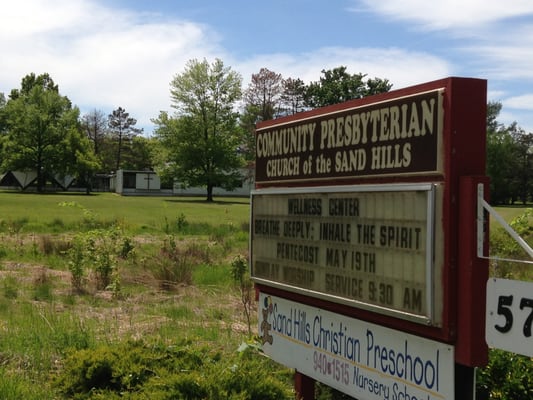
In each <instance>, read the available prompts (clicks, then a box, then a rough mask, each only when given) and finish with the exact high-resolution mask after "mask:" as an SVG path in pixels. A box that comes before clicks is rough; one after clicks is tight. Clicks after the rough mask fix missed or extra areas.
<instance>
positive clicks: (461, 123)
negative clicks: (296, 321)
mask: <svg viewBox="0 0 533 400" xmlns="http://www.w3.org/2000/svg"><path fill="white" fill-rule="evenodd" d="M486 91H487V82H486V81H485V80H482V79H473V78H457V77H450V78H445V79H441V80H437V81H433V82H428V83H424V84H421V85H416V86H412V87H408V88H404V89H400V90H395V91H391V92H388V93H384V94H380V95H376V96H371V97H366V98H363V99H359V100H352V101H348V102H345V103H341V104H336V105H332V106H328V107H324V108H320V109H315V110H312V111H308V112H303V113H299V114H295V115H292V116H287V117H283V118H279V119H276V120H271V121H264V122H261V123H259V124H258V125H257V135H261V134H262V132H269V131H273V130H275V129H278V130H280V129H282V128H290V127H297V126H298V125H299V124H303V123H307V124H310V123H316V124H325V125H324V126H327V124H328V122H323V120H324V119H332V118H333V119H335V118H341V117H339V116H343V115H347V114H348V115H350V113H351V115H352V117H350V118H351V121H352V122H353V121H354V120H355V119H356V118H357V117H356V116H354V115H356V114H361V113H366V112H368V113H372V112H373V111H374V112H376V113H383V112H384V111H375V110H384V109H386V108H387V107H388V109H389V110H391V109H392V107H399V108H400V110H401V109H402V108H401V107H402V106H401V102H402V99H405V98H408V99H411V98H413V96H414V97H415V98H418V97H420V98H422V99H424V98H426V97H424V96H427V95H428V93H429V94H430V98H431V96H433V95H434V93H438V96H439V97H440V99H439V102H440V106H441V107H442V109H443V112H444V115H443V116H442V129H441V130H440V132H441V133H440V134H439V135H440V137H439V138H438V143H437V144H436V145H435V147H432V148H431V151H430V153H431V152H432V151H433V149H435V151H436V152H437V153H436V154H434V156H435V157H436V158H437V160H436V164H433V165H435V167H434V168H433V167H427V165H429V164H427V163H426V164H423V166H422V167H420V168H418V167H417V168H415V169H414V170H413V169H411V170H410V169H409V168H406V169H404V170H401V169H400V170H399V171H396V172H395V171H394V170H393V169H391V170H387V169H386V168H385V169H384V170H383V171H381V172H382V173H368V170H367V171H366V172H365V171H363V172H362V173H360V174H358V173H357V171H355V172H354V171H352V172H354V173H349V174H345V173H340V174H336V173H331V174H329V173H328V174H327V175H325V176H323V177H320V176H313V175H312V174H308V175H309V177H308V178H306V179H303V178H302V177H300V176H296V177H295V174H292V175H291V174H288V175H289V176H288V177H287V179H286V177H285V176H283V177H281V178H280V177H279V176H278V177H275V179H270V178H269V177H266V174H265V171H264V170H265V168H266V164H265V163H264V162H263V160H261V159H260V158H261V157H259V159H258V161H257V164H256V174H257V176H258V177H259V179H258V180H257V182H256V189H258V190H260V189H262V188H282V187H284V188H287V187H293V188H297V187H320V186H323V185H329V186H331V185H339V186H342V185H348V184H349V185H357V184H394V183H436V184H440V185H443V196H442V226H443V237H442V240H443V249H444V257H443V263H444V265H443V268H442V276H441V280H442V285H443V305H442V316H441V321H442V326H439V327H435V326H424V325H421V324H417V323H414V322H410V321H406V320H402V319H398V318H394V317H391V316H387V315H381V314H377V313H374V312H371V311H368V310H364V309H359V308H356V307H351V306H348V305H345V304H338V303H335V302H331V301H327V300H324V299H319V298H312V297H309V296H306V295H304V294H301V293H293V292H289V291H286V290H283V289H280V288H278V287H273V286H269V285H265V284H264V283H257V284H256V286H257V289H258V290H259V291H261V292H264V293H269V294H272V295H275V296H278V297H283V298H287V299H290V300H294V301H297V302H301V303H304V304H309V305H312V306H316V307H320V308H323V309H325V310H329V311H333V312H336V313H340V314H343V315H346V316H350V317H354V318H358V319H362V320H365V321H369V322H372V323H375V324H380V325H383V326H387V327H390V328H393V329H397V330H400V331H404V332H407V333H411V334H416V335H420V336H423V337H427V338H430V339H434V340H438V341H442V342H445V343H449V344H453V345H454V346H455V348H456V353H455V354H456V356H455V357H456V362H457V363H459V364H462V365H466V366H483V365H485V364H486V362H487V357H488V351H487V345H486V343H485V340H484V337H485V332H484V329H485V324H484V316H485V291H486V287H485V284H486V281H487V278H488V261H487V260H483V259H479V258H477V257H476V233H475V229H476V212H475V209H476V208H475V204H477V184H478V183H480V182H481V183H483V184H485V185H488V180H487V178H486V177H485V167H486V166H485V146H486V105H487V97H486ZM409 101H411V100H409ZM413 101H415V100H413ZM398 102H400V103H398ZM368 115H370V114H368ZM376 115H377V114H376ZM406 118H407V119H409V116H408V115H407V114H406ZM399 120H400V121H401V117H400V119H399ZM324 129H326V128H324ZM376 129H381V128H379V127H378V128H376ZM383 129H387V128H383ZM303 135H304V133H303V131H302V136H301V137H304V136H303ZM398 135H399V136H398V137H400V136H401V134H400V133H399V134H398ZM309 137H310V136H309ZM317 140H319V139H317ZM327 140H329V137H328V136H322V143H323V145H324V146H327ZM331 140H333V141H334V140H335V137H334V136H333V139H331ZM339 140H340V141H339V143H340V144H341V146H339V147H336V146H335V145H332V147H336V149H337V150H342V149H343V147H346V146H344V145H345V144H346V143H347V142H348V139H346V140H345V141H344V143H343V142H342V138H341V139H339ZM352 142H353V139H352ZM317 143H320V142H317ZM400 144H401V141H397V142H394V141H392V142H391V146H393V148H394V146H396V145H400ZM317 146H318V145H317ZM310 147H311V146H310V145H309V143H308V145H307V146H303V142H300V146H299V147H298V146H295V147H294V148H293V150H294V151H295V152H297V151H298V149H299V154H297V155H296V153H294V154H292V157H296V156H299V157H302V159H301V160H299V161H300V162H302V163H303V161H304V160H303V158H304V157H306V156H307V157H308V156H309V155H312V156H313V157H314V156H315V154H313V153H310V151H312V150H310ZM348 147H349V146H348ZM313 148H314V147H313ZM350 149H351V150H353V148H348V150H350ZM258 151H261V149H258ZM367 151H368V150H367ZM414 151H416V152H417V153H414V154H415V155H414V156H416V154H419V152H423V146H422V147H421V148H418V150H414ZM270 153H271V154H270V155H273V154H274V151H271V152H270ZM430 155H433V154H430ZM271 158H273V157H271ZM267 161H268V160H267ZM315 162H316V161H315ZM400 164H401V162H400V163H397V165H400ZM287 165H288V164H287ZM354 165H355V164H354ZM287 168H288V166H287ZM299 168H303V164H302V167H299ZM293 172H295V171H294V170H293ZM296 172H298V173H300V172H301V171H299V170H298V171H296ZM265 177H266V178H265ZM485 192H488V190H486V191H485ZM480 321H482V322H480Z"/></svg>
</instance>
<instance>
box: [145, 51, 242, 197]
mask: <svg viewBox="0 0 533 400" xmlns="http://www.w3.org/2000/svg"><path fill="white" fill-rule="evenodd" d="M170 94H171V99H172V107H174V108H175V109H176V117H170V116H169V115H168V114H167V113H166V112H162V113H161V114H160V115H159V118H158V119H156V120H154V123H155V124H156V125H157V127H156V131H155V134H156V135H157V137H158V138H159V140H160V143H161V144H162V146H163V147H164V148H165V149H166V150H165V151H164V153H165V154H166V155H167V157H168V158H167V159H166V164H167V167H168V168H171V169H172V170H173V172H174V176H175V177H176V178H177V179H178V180H179V181H180V182H181V183H182V184H184V185H188V186H204V187H206V192H207V201H212V200H213V188H215V187H224V188H226V189H232V188H235V187H236V185H237V184H238V182H239V180H240V179H239V178H240V173H239V167H241V165H242V159H241V157H240V156H239V154H238V151H237V149H238V146H239V144H240V142H241V138H240V137H239V136H240V131H239V129H238V126H237V113H236V112H235V111H234V107H235V103H236V102H237V101H238V100H239V99H240V97H241V77H240V75H239V74H238V73H236V72H234V71H232V70H231V69H230V68H229V67H225V66H224V64H223V62H222V61H221V60H219V59H217V60H215V61H214V62H213V63H211V64H210V63H208V62H207V61H206V60H205V59H204V60H203V61H198V60H190V61H189V62H188V63H187V65H186V68H185V71H184V72H183V73H181V74H178V75H176V76H175V77H174V79H173V80H172V82H171V90H170Z"/></svg>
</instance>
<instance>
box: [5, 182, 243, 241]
mask: <svg viewBox="0 0 533 400" xmlns="http://www.w3.org/2000/svg"><path fill="white" fill-rule="evenodd" d="M215 200H216V201H214V202H212V203H207V202H206V201H205V200H204V199H203V198H194V197H127V196H119V195H116V194H113V193H95V194H91V195H89V196H87V195H82V194H44V195H42V194H29V193H9V192H0V229H1V226H2V225H9V224H18V225H20V224H23V225H25V226H26V228H25V230H29V231H31V230H33V231H37V232H47V231H54V229H55V230H56V231H64V230H75V229H77V228H79V226H80V225H83V222H84V221H87V220H90V219H93V220H95V221H100V222H101V223H106V224H111V223H113V222H118V223H120V224H122V225H123V226H124V227H125V228H126V229H127V230H128V231H130V232H132V233H144V232H156V233H157V232H161V233H163V232H164V231H165V229H166V228H168V226H169V225H173V224H174V223H176V221H177V219H178V218H185V220H186V221H187V222H189V223H191V224H208V225H210V226H219V225H224V224H230V223H231V224H236V225H239V226H241V225H243V224H248V221H249V218H250V215H249V213H250V211H249V210H250V208H249V199H248V198H237V197H236V198H233V197H232V198H218V199H215Z"/></svg>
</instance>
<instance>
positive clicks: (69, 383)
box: [54, 341, 294, 400]
mask: <svg viewBox="0 0 533 400" xmlns="http://www.w3.org/2000/svg"><path fill="white" fill-rule="evenodd" d="M245 353H247V354H240V355H238V354H235V355H233V357H229V358H228V357H222V356H221V355H220V354H218V353H213V352H212V351H210V350H208V349H207V348H205V347H195V346H192V345H191V343H190V342H182V343H180V344H179V345H177V346H162V345H148V344H145V343H143V342H139V341H137V342H132V341H130V342H126V343H119V344H117V345H115V346H113V345H106V346H102V347H99V348H97V349H93V350H81V351H76V352H73V353H71V354H70V355H69V356H68V357H67V358H66V359H65V362H64V366H63V368H62V369H61V371H60V372H59V374H58V375H57V377H56V379H55V380H54V385H55V387H56V388H57V389H58V390H59V392H61V393H62V394H63V395H65V396H67V397H68V398H74V399H88V398H93V399H94V398H102V399H103V398H118V396H119V395H120V396H121V397H122V398H129V399H147V398H149V399H191V400H192V399H198V400H201V399H211V400H228V399H235V400H237V399H241V400H242V399H250V400H252V399H258V400H259V399H261V400H284V399H293V398H294V395H293V394H292V391H291V389H290V388H289V387H290V386H289V385H288V384H287V383H288V380H289V379H290V378H289V377H288V376H286V375H280V374H279V373H276V372H275V368H277V367H275V366H274V365H273V364H271V361H270V360H268V359H267V358H265V357H263V356H261V355H259V354H258V353H257V352H256V351H253V350H248V351H246V352H245Z"/></svg>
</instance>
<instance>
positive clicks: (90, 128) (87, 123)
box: [81, 109, 108, 156]
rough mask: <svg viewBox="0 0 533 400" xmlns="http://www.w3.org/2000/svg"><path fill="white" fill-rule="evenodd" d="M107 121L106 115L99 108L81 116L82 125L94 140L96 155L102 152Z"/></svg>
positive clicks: (86, 133) (91, 139)
mask: <svg viewBox="0 0 533 400" xmlns="http://www.w3.org/2000/svg"><path fill="white" fill-rule="evenodd" d="M107 123H108V121H107V117H106V115H105V114H104V113H103V112H102V111H100V110H97V109H94V110H92V111H91V112H89V113H88V114H85V115H84V116H83V117H82V118H81V127H82V129H83V131H84V132H85V135H87V137H88V138H89V140H90V141H91V142H92V144H93V150H94V154H95V155H96V156H98V154H100V152H101V147H102V144H103V141H104V138H105V135H106V134H107Z"/></svg>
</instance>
